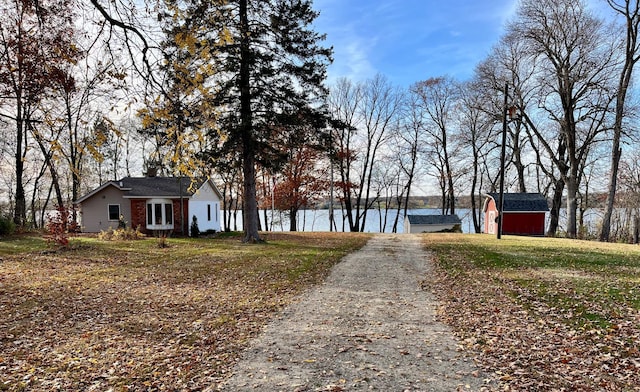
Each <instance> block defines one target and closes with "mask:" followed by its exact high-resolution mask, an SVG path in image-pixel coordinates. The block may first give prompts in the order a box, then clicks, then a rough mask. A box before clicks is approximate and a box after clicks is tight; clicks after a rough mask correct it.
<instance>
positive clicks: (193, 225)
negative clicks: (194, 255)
mask: <svg viewBox="0 0 640 392" xmlns="http://www.w3.org/2000/svg"><path fill="white" fill-rule="evenodd" d="M191 237H194V238H197V237H200V229H199V228H198V217H196V216H195V215H194V216H193V220H192V221H191Z"/></svg>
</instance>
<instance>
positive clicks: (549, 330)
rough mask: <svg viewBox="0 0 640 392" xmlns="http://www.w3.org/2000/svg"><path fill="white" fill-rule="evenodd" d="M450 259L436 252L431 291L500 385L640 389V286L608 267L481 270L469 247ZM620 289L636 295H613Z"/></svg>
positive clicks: (446, 318) (443, 315)
mask: <svg viewBox="0 0 640 392" xmlns="http://www.w3.org/2000/svg"><path fill="white" fill-rule="evenodd" d="M446 257H447V263H453V264H455V267H454V268H450V267H449V266H447V267H446V268H445V267H443V265H441V263H440V260H438V258H437V257H436V259H435V260H434V261H435V265H436V279H435V282H433V283H431V284H430V285H432V287H429V288H428V289H430V290H432V291H433V292H434V293H436V294H437V295H438V296H439V298H440V300H441V302H442V304H443V305H442V307H441V308H440V309H439V316H440V318H441V319H442V320H443V321H444V322H446V323H448V324H449V325H451V326H453V328H454V330H455V331H456V333H457V335H458V337H459V338H460V341H461V342H462V344H461V346H462V347H461V349H464V350H468V351H471V352H475V353H476V354H477V357H478V358H477V359H478V361H479V362H480V363H481V364H482V365H483V366H484V368H485V370H486V371H487V373H488V374H490V375H491V378H492V379H493V380H494V381H497V382H498V390H507V391H640V351H639V350H640V311H639V310H638V303H637V302H634V301H637V298H638V290H640V287H638V285H637V284H636V285H635V288H634V287H633V285H631V286H629V284H628V282H626V283H625V282H622V281H620V280H619V279H618V278H617V277H616V276H610V275H608V274H607V273H606V271H603V272H602V273H599V274H595V275H593V276H588V274H585V273H583V272H581V271H580V272H575V273H567V272H566V271H565V273H563V274H554V273H549V272H548V271H546V270H545V271H541V270H539V269H526V268H523V269H517V270H509V269H497V268H496V269H491V268H479V267H477V266H475V265H474V263H473V262H472V261H471V260H468V259H466V258H465V256H464V254H463V253H462V252H453V253H452V254H449V255H447V256H446ZM585 279H589V282H587V283H586V285H587V286H586V287H591V286H590V285H592V286H593V288H592V289H591V290H592V292H590V293H588V294H586V293H585V290H584V287H585V282H584V280H585ZM612 287H613V288H615V290H616V292H617V293H618V292H619V290H621V291H624V290H627V291H628V294H629V298H627V300H625V299H624V297H619V296H617V297H615V298H614V297H610V296H608V295H607V292H606V291H607V290H609V289H610V288H612ZM608 288H609V289H608ZM598 290H602V291H603V292H602V293H597V291H598ZM634 290H635V292H634ZM620 298H622V299H620ZM590 318H591V319H590ZM576 320H580V322H576Z"/></svg>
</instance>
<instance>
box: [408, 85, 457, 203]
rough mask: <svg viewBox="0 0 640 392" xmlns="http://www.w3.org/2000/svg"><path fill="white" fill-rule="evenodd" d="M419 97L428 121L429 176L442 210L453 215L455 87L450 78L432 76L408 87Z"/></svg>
mask: <svg viewBox="0 0 640 392" xmlns="http://www.w3.org/2000/svg"><path fill="white" fill-rule="evenodd" d="M411 88H412V89H413V90H414V91H415V93H416V94H418V95H419V96H420V100H421V102H420V104H421V107H422V110H424V112H425V113H426V117H427V119H428V124H427V126H426V128H425V129H426V131H427V134H428V140H427V145H428V146H429V148H430V151H429V155H430V161H431V163H432V166H433V170H435V173H433V172H432V175H433V176H434V177H436V179H437V181H438V183H439V185H440V190H441V193H442V195H441V196H442V213H443V214H447V213H450V214H455V204H456V202H455V201H456V199H455V188H454V183H455V181H456V178H457V176H459V173H455V168H454V165H453V160H452V156H453V154H454V150H455V148H456V146H455V143H453V141H452V140H451V135H452V134H453V133H454V129H453V127H454V121H455V119H454V117H455V107H456V105H457V104H458V97H459V92H460V90H459V88H458V86H457V84H456V82H455V81H454V80H453V79H451V78H444V77H440V78H432V79H428V80H425V81H423V82H418V83H416V84H415V85H413V86H412V87H411Z"/></svg>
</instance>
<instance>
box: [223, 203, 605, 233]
mask: <svg viewBox="0 0 640 392" xmlns="http://www.w3.org/2000/svg"><path fill="white" fill-rule="evenodd" d="M266 213H267V220H268V223H269V224H270V225H271V222H272V220H273V225H271V226H270V229H271V230H272V231H289V217H288V215H287V214H285V213H284V212H283V213H280V212H279V211H274V212H273V214H272V212H271V210H267V211H266ZM400 213H401V214H402V213H403V212H402V211H401V212H400ZM384 214H385V211H384V210H376V209H372V210H369V211H368V212H367V221H366V224H365V230H364V231H365V232H368V233H380V232H384V233H391V232H392V230H393V221H394V219H395V217H396V210H389V211H388V213H387V217H386V225H385V224H384V223H385V222H384V219H385V218H384ZM408 214H409V215H439V214H441V210H440V209H439V208H422V209H412V210H409V211H408ZM264 215H265V214H264V211H263V210H260V223H261V225H262V228H263V229H264V228H265V227H266V226H265V222H264ZM456 215H458V217H459V218H460V220H461V221H462V232H463V233H473V232H474V229H473V219H472V217H471V210H470V209H465V208H462V209H458V210H456ZM272 217H273V218H272ZM334 217H335V218H334V220H335V224H336V228H337V231H349V223H348V221H347V220H346V219H345V220H344V226H343V219H342V217H343V213H342V210H339V209H336V210H334ZM601 218H602V211H600V210H598V209H590V210H588V211H587V212H586V213H585V219H584V221H585V226H586V229H587V231H588V232H589V233H592V234H594V233H596V232H597V230H598V224H599V222H600V220H601ZM381 219H382V222H381ZM565 223H566V210H564V209H563V210H561V212H560V225H559V230H560V231H563V230H565ZM297 224H298V231H329V210H327V209H319V210H303V211H299V212H298V216H297ZM548 225H549V213H547V214H546V225H545V227H548ZM236 227H237V229H238V230H242V212H241V211H238V212H237V214H236ZM381 227H382V228H383V229H382V230H381ZM481 227H482V226H481ZM231 229H232V230H235V229H234V222H233V218H232V219H231ZM397 232H398V233H403V232H404V219H403V218H402V216H401V217H400V219H398V227H397Z"/></svg>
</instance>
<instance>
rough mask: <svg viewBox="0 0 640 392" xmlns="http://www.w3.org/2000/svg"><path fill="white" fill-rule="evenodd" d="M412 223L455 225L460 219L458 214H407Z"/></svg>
mask: <svg viewBox="0 0 640 392" xmlns="http://www.w3.org/2000/svg"><path fill="white" fill-rule="evenodd" d="M407 219H408V220H409V223H410V224H412V225H449V224H451V225H457V224H461V223H462V221H461V220H460V218H458V215H455V214H454V215H407Z"/></svg>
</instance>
